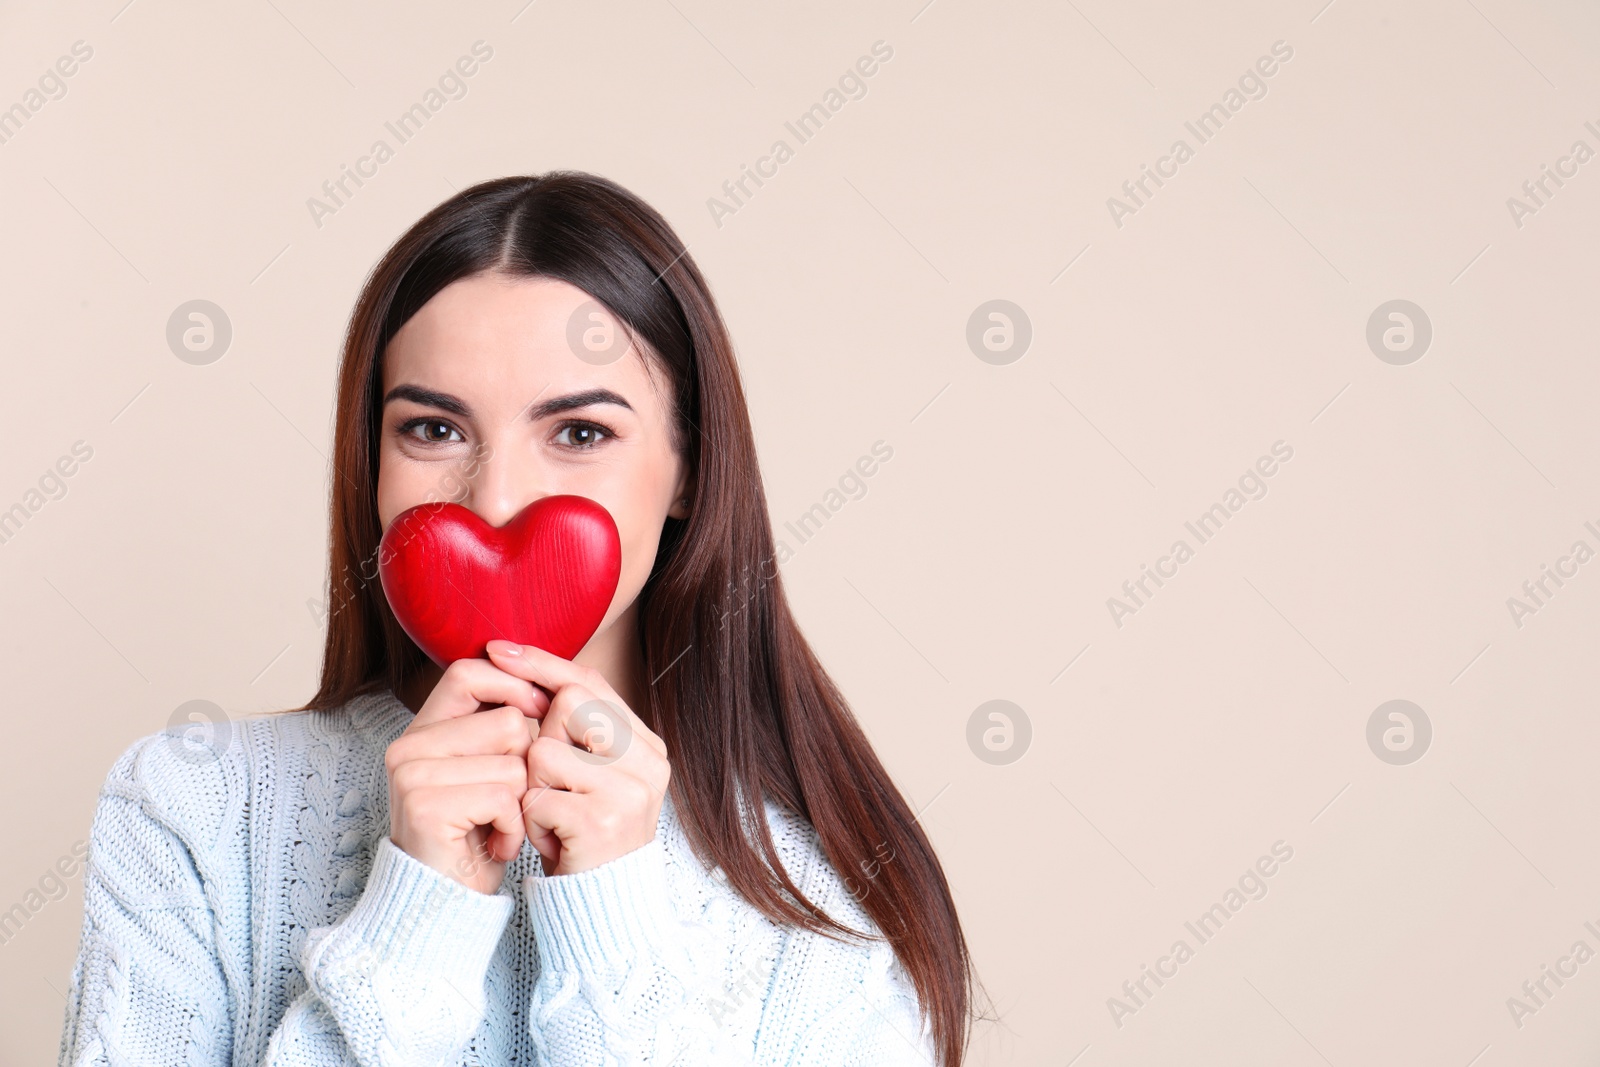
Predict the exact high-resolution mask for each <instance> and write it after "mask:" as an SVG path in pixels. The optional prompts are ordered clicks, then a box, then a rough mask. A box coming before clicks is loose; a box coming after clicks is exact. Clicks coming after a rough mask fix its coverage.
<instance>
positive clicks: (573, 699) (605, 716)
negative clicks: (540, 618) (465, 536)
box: [488, 640, 672, 875]
mask: <svg viewBox="0 0 1600 1067" xmlns="http://www.w3.org/2000/svg"><path fill="white" fill-rule="evenodd" d="M488 652H489V659H490V661H491V662H492V663H493V664H494V665H495V666H496V667H499V668H500V669H501V670H503V671H505V672H506V673H507V674H510V675H514V676H516V677H518V678H525V679H527V680H528V681H530V682H532V683H533V684H534V685H537V686H539V687H541V688H543V689H545V690H548V691H549V692H550V694H551V698H550V706H549V708H547V709H546V710H545V712H544V714H543V715H542V716H540V718H539V736H538V737H536V738H535V739H534V741H533V744H532V745H530V746H529V747H528V792H527V794H526V795H525V796H524V797H523V799H522V818H523V823H524V824H525V826H526V827H527V831H528V840H529V841H530V842H532V844H533V847H534V848H536V849H538V851H539V856H540V858H541V859H542V860H543V863H544V873H545V874H546V875H559V874H576V873H578V872H579V871H586V870H589V869H590V868H591V867H598V866H600V865H601V864H602V863H608V862H610V861H611V860H614V859H617V858H619V857H621V856H625V855H627V854H628V853H629V852H632V851H633V850H634V849H636V848H638V847H640V846H641V845H646V844H648V843H650V842H651V841H653V840H654V839H655V836H656V821H657V820H658V819H659V818H660V815H661V802H662V800H663V799H664V797H665V795H666V790H667V783H668V781H669V780H670V779H671V777H672V766H671V764H670V763H669V762H668V760H667V746H666V745H665V744H663V743H662V741H661V739H660V738H659V737H657V736H656V735H655V734H654V733H652V732H651V730H650V729H649V727H647V726H645V724H644V722H643V721H642V720H641V719H640V718H639V717H638V716H637V715H635V714H634V712H633V709H631V708H629V707H628V706H627V705H626V704H625V703H623V701H622V698H620V697H619V696H617V693H616V690H614V689H612V688H611V686H610V684H609V683H608V682H607V681H606V680H605V677H604V676H603V675H602V674H601V673H600V672H599V671H597V670H595V669H594V668H592V667H583V666H579V665H578V664H576V663H573V662H572V661H571V660H565V659H562V658H561V657H560V656H557V655H555V654H553V653H550V652H546V651H545V650H544V649H542V648H537V647H535V646H533V645H518V644H515V643H513V642H510V641H500V640H495V641H490V642H489V643H488Z"/></svg>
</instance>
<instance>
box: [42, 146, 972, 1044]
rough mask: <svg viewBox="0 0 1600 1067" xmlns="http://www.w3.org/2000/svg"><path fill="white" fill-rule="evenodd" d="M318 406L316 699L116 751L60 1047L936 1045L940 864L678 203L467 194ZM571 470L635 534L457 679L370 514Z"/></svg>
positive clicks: (515, 506) (566, 180) (437, 222)
mask: <svg viewBox="0 0 1600 1067" xmlns="http://www.w3.org/2000/svg"><path fill="white" fill-rule="evenodd" d="M336 420H337V421H336V427H335V432H334V463H333V467H334V471H333V479H332V481H333V487H332V516H331V518H332V522H331V526H332V531H331V566H330V589H329V599H328V604H329V611H330V614H329V618H328V634H327V644H326V648H325V651H324V658H323V668H322V682H321V687H320V689H319V690H318V692H317V694H316V696H315V697H313V698H312V700H311V701H309V702H308V703H307V704H306V705H305V707H303V708H300V709H295V711H293V712H289V713H284V714H278V715H265V716H257V717H252V718H248V719H244V720H242V721H239V722H236V723H229V722H227V721H223V722H221V723H219V724H216V726H217V729H215V730H214V731H212V734H213V736H212V737H211V738H210V740H209V742H208V743H207V744H205V745H202V746H196V745H195V744H194V743H193V741H192V740H190V739H188V738H187V737H184V736H179V735H178V734H177V733H176V731H171V730H169V731H165V732H163V733H158V734H152V735H150V736H148V737H145V738H142V739H140V740H139V741H137V742H135V743H134V744H133V745H131V746H130V747H129V748H128V749H127V750H126V751H125V752H124V753H123V755H122V756H121V758H120V759H119V760H118V761H117V763H116V764H115V766H114V767H113V768H112V770H111V772H110V774H109V775H108V777H107V780H106V785H105V787H104V789H103V790H102V793H101V796H100V800H99V805H98V808H97V810H96V814H95V818H94V823H93V828H92V834H91V841H90V860H89V864H88V868H87V871H88V873H87V875H86V883H85V917H84V925H83V933H82V940H81V944H80V948H79V954H78V960H77V965H76V968H75V971H74V974H73V979H72V987H71V992H70V995H69V1004H68V1008H67V1020H66V1028H65V1031H64V1033H63V1036H62V1044H61V1063H62V1064H63V1065H71V1067H82V1065H99V1064H105V1065H108V1067H111V1065H124V1064H125V1065H145V1064H149V1065H160V1067H178V1065H185V1067H187V1065H201V1064H205V1065H224V1064H233V1065H245V1064H249V1065H257V1064H263V1065H271V1067H311V1065H320V1064H339V1065H346V1064H349V1065H357V1064H359V1065H361V1067H380V1065H381V1067H400V1065H406V1067H411V1065H415V1067H422V1065H430V1067H431V1065H440V1064H496V1065H499V1064H529V1065H531V1064H551V1065H578V1064H613V1063H630V1064H631V1063H654V1064H662V1065H666V1064H669V1063H670V1064H682V1065H691V1064H693V1065H701V1064H713V1063H716V1064H721V1063H728V1064H746V1063H757V1064H780V1063H781V1064H790V1065H812V1064H837V1065H845V1064H854V1065H862V1067H866V1065H881V1064H913V1063H917V1064H921V1063H930V1064H932V1063H937V1064H940V1065H943V1067H953V1065H955V1064H957V1063H959V1062H960V1060H961V1058H962V1054H963V1052H964V1049H965V1047H966V1044H967V1040H968V1026H969V1023H970V1021H971V1019H972V1018H973V1017H974V1016H973V1012H972V1009H971V996H972V993H973V990H974V987H975V985H976V983H975V979H974V977H973V974H972V969H971V964H970V961H969V958H968V955H967V948H966V944H965V941H964V938H963V935H962V931H961V926H960V924H959V922H958V919H957V916H956V911H955V907H954V905H953V902H952V900H951V896H950V891H949V888H948V885H947V884H946V881H945V878H944V874H943V872H942V870H941V869H940V865H939V861H938V859H937V857H936V856H935V855H934V852H933V849H932V848H931V847H930V845H929V843H928V840H927V838H926V837H925V835H924V834H923V832H922V830H921V828H920V827H919V826H918V824H917V821H916V818H915V816H914V814H913V813H912V811H911V810H910V809H909V807H908V806H907V804H906V801H905V799H904V798H903V797H902V796H901V794H900V792H899V791H898V790H897V789H896V788H895V786H894V783H893V782H891V781H890V779H889V776H888V774H887V773H886V772H885V770H884V768H883V766H882V764H881V763H880V762H879V761H878V759H877V757H876V756H875V755H874V753H873V751H872V749H871V746H870V745H869V744H868V742H867V740H866V737H865V736H864V734H863V733H862V731H861V729H860V727H859V726H858V724H857V723H856V721H855V719H854V717H853V716H852V714H851V712H850V710H849V708H848V707H847V706H846V703H845V701H844V699H843V698H842V697H841V695H840V694H839V692H838V690H837V688H836V687H835V686H834V684H833V682H832V681H831V680H830V679H829V677H828V675H827V674H826V673H825V672H824V670H823V669H822V667H821V666H820V665H819V663H818V662H817V660H816V658H815V656H814V655H813V653H812V651H811V649H810V648H809V647H808V646H807V644H806V642H805V639H804V638H803V637H802V636H801V634H800V631H799V628H798V626H797V625H796V623H795V620H794V618H793V616H792V615H791V614H790V611H789V607H788V604H787V602H786V600H785V597H784V593H783V587H782V583H781V582H780V580H779V577H778V571H777V562H776V561H775V559H774V543H773V536H772V531H771V529H770V526H769V523H768V518H767V506H766V501H765V497H764V495H763V492H762V487H761V478H760V475H759V471H758V469H757V464H756V454H755V446H754V441H753V437H752V434H751V429H750V422H749V417H748V414H747V411H746V408H745V401H744V395H743V391H742V387H741V385H740V381H739V375H738V371H737V368H736V365H735V361H734V356H733V349H732V344H731V342H730V340H729V338H728V335H727V332H726V329H725V327H724V325H723V323H722V320H721V318H720V317H719V315H718V312H717V310H716V307H715V305H714V303H713V301H712V299H711V295H710V293H709V291H708V288H707V286H706V283H705V280H704V279H703V278H702V277H701V275H700V272H699V270H698V269H697V268H696V266H695V264H694V262H693V260H691V259H690V258H689V256H688V255H687V252H686V250H685V248H684V246H683V244H682V242H681V241H679V239H678V238H677V236H676V235H675V234H674V233H673V231H672V230H671V228H670V227H669V226H668V225H667V223H666V222H665V221H664V220H663V219H662V218H661V216H660V215H659V214H658V213H656V212H655V211H654V210H652V209H651V208H650V207H648V206H647V205H646V204H644V203H642V202H641V201H640V200H639V199H638V198H636V197H634V196H633V195H632V194H630V193H629V192H627V191H626V190H624V189H622V188H621V187H619V186H617V185H616V184H614V183H612V182H609V181H606V180H604V179H601V178H597V177H594V176H592V175H588V174H583V173H578V172H571V171H558V172H552V173H549V174H545V175H542V176H536V177H515V178H503V179H498V180H494V181H488V182H484V183H482V184H480V185H477V186H474V187H473V188H470V189H467V190H466V191H464V192H462V193H460V194H459V195H457V196H455V197H452V198H451V199H450V200H448V201H446V202H445V203H443V204H441V205H440V206H439V207H437V208H435V209H434V210H433V211H431V212H429V214H428V215H427V216H426V217H425V218H423V219H422V220H421V221H420V222H418V223H417V224H416V225H415V226H413V227H412V228H411V230H410V231H409V232H407V233H406V234H405V235H404V236H403V237H402V238H401V239H400V240H399V242H398V243H396V245H395V246H394V247H393V248H392V249H391V250H390V251H389V252H388V253H387V254H386V255H385V256H384V257H383V259H382V260H381V262H379V264H378V265H377V267H376V269H375V270H374V271H373V273H372V276H371V277H370V278H369V279H368V282H367V284H366V287H365V289H364V291H363V292H362V294H361V296H360V299H359V302H358V303H357V306H356V309H355V313H354V315H353V317H352V320H351V323H350V328H349V333H348V336H347V338H346V342H345V348H344V358H343V361H342V364H341V369H340V377H339V392H338V407H337V414H336ZM563 493H573V494H578V495H581V496H585V497H589V498H590V499H593V500H595V501H598V502H599V503H600V504H602V505H604V506H605V508H606V509H607V510H608V511H609V512H610V513H611V515H612V517H613V518H614V519H615V520H616V524H617V528H618V531H619V533H620V535H621V542H622V572H621V578H620V581H619V583H618V587H617V590H616V594H615V597H614V598H613V600H612V603H611V605H610V608H609V610H608V612H607V614H606V616H605V619H604V621H603V622H602V623H601V625H600V628H599V630H598V631H597V632H596V633H595V635H594V637H593V638H592V639H591V640H590V641H589V643H588V644H587V645H586V646H585V647H584V649H583V650H582V651H581V652H580V653H579V654H578V655H577V656H576V657H575V658H574V659H573V660H571V661H568V660H564V659H562V658H560V657H558V656H555V655H553V654H551V653H549V652H545V651H543V650H541V649H539V648H536V647H533V646H518V645H513V644H511V643H509V642H506V641H493V642H491V643H490V644H489V647H488V658H487V659H471V660H461V661H458V662H456V663H453V664H451V665H449V667H448V669H445V670H442V671H441V670H440V669H439V668H438V667H437V666H435V665H434V664H433V663H432V661H430V660H429V659H428V658H427V657H426V656H425V655H424V654H423V653H422V652H421V651H420V650H419V649H418V648H417V646H416V645H415V644H414V643H412V641H411V640H410V639H409V638H408V637H407V636H406V634H405V633H404V631H403V630H401V628H400V626H399V624H398V623H397V622H396V620H395V618H394V616H393V614H392V613H391V612H390V610H389V607H388V603H387V601H386V599H385V597H384V594H383V590H382V587H381V584H380V583H379V581H378V580H377V573H378V572H377V552H378V547H379V542H380V538H381V537H382V535H383V533H384V531H385V530H386V529H387V528H388V527H389V524H390V523H391V522H392V521H393V520H394V518H395V516H397V515H398V514H400V513H401V512H403V511H405V510H406V509H407V508H409V507H411V506H413V505H415V504H420V503H423V502H426V501H429V500H439V499H451V500H455V501H457V502H459V503H460V504H462V505H463V506H466V507H468V508H470V509H471V510H472V511H474V512H476V513H477V514H478V515H479V516H480V517H481V518H483V519H484V520H485V521H486V522H488V523H489V524H490V525H493V526H499V525H502V524H504V523H505V522H507V521H508V520H509V519H511V517H512V516H514V515H516V514H517V513H518V512H520V511H521V510H522V509H523V508H524V507H526V506H527V505H528V504H529V503H531V502H532V501H534V500H537V499H540V498H541V497H544V496H548V495H553V494H563ZM596 709H603V710H602V711H601V717H602V718H605V717H606V716H609V722H610V725H611V726H612V727H614V728H613V729H606V730H603V731H594V730H590V729H588V728H587V725H588V724H590V723H592V721H593V718H594V712H595V710H596Z"/></svg>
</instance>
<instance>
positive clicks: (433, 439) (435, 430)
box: [400, 418, 461, 445]
mask: <svg viewBox="0 0 1600 1067" xmlns="http://www.w3.org/2000/svg"><path fill="white" fill-rule="evenodd" d="M417 430H421V431H422V433H421V434H418V433H416V431H417ZM400 433H401V435H402V436H410V437H412V438H415V439H416V440H417V441H420V442H421V443H423V444H428V445H443V444H450V443H451V438H450V435H451V434H456V435H457V439H458V440H459V439H461V438H460V431H458V430H457V429H456V428H455V427H454V426H451V425H450V424H449V423H448V422H445V421H444V420H443V419H428V418H422V419H412V420H411V421H409V422H407V423H405V424H404V425H403V426H401V427H400Z"/></svg>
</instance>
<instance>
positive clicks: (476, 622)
mask: <svg viewBox="0 0 1600 1067" xmlns="http://www.w3.org/2000/svg"><path fill="white" fill-rule="evenodd" d="M621 572H622V542H621V539H620V538H619V537H618V536H617V525H616V523H615V522H614V521H613V520H612V518H611V513H610V512H608V511H607V510H606V509H605V508H603V507H601V506H600V505H599V504H597V503H595V502H594V501H593V500H590V499H589V498H588V497H582V496H571V495H562V496H547V497H541V498H540V499H538V500H535V501H534V502H533V503H532V504H529V505H528V506H527V507H525V508H523V509H522V510H521V511H519V512H518V513H517V514H516V515H515V516H513V517H512V519H511V521H510V522H508V523H506V524H505V525H504V526H500V527H494V526H490V525H489V524H488V523H486V522H484V521H483V520H482V519H480V518H479V517H478V516H477V515H476V514H475V513H474V512H472V511H471V510H470V509H468V508H465V507H462V506H461V505H460V504H455V503H451V502H449V501H432V502H429V503H426V504H418V505H417V506H415V507H412V508H408V509H406V510H405V511H402V512H401V513H400V514H399V515H396V516H395V518H394V521H393V522H391V523H390V524H389V528H388V529H387V530H385V531H384V534H383V540H382V541H381V542H380V543H379V546H378V576H379V579H380V580H381V582H382V584H383V595H384V596H385V597H387V598H388V600H389V608H390V610H392V611H393V612H394V616H395V619H396V620H397V621H398V622H399V623H400V627H401V629H403V630H405V632H406V635H407V636H408V637H410V638H411V640H413V641H415V642H416V643H417V647H418V648H420V649H422V651H423V652H425V653H427V654H428V657H429V658H430V659H432V660H433V661H434V662H435V663H437V664H438V665H439V666H441V667H447V666H449V665H450V664H451V663H453V662H455V661H456V660H458V659H472V658H487V657H488V650H487V649H486V648H485V647H484V646H485V645H486V644H487V643H488V642H489V641H491V640H493V639H495V638H503V639H504V640H507V641H515V642H517V643H518V644H524V645H537V646H538V647H539V648H542V649H545V650H546V651H548V652H553V653H555V654H556V655H558V656H560V657H562V658H563V659H571V658H572V657H573V656H574V655H576V654H577V653H578V651H579V650H580V649H582V648H583V646H584V645H585V644H587V643H588V641H589V638H590V637H592V636H594V632H595V630H596V629H598V628H599V626H600V622H601V620H603V619H604V618H605V615H606V610H607V609H608V608H609V607H610V606H611V598H612V596H613V595H615V593H616V591H617V579H618V577H619V576H620V574H621Z"/></svg>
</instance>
